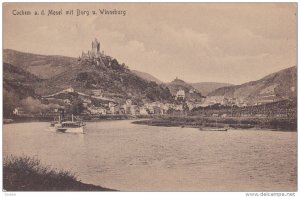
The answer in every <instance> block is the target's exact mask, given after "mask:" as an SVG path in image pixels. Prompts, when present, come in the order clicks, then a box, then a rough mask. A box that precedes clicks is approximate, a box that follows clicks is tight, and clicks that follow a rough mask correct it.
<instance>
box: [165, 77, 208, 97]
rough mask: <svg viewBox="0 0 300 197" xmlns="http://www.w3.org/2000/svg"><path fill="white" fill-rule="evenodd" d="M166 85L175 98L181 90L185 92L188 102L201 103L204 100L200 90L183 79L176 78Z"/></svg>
mask: <svg viewBox="0 0 300 197" xmlns="http://www.w3.org/2000/svg"><path fill="white" fill-rule="evenodd" d="M166 85H167V87H168V88H169V89H170V92H171V94H172V95H173V96H175V95H176V93H177V91H178V90H180V89H181V90H184V92H185V97H186V100H194V101H201V100H202V99H203V96H202V94H201V93H200V92H199V91H198V90H196V89H195V88H194V87H193V86H191V85H190V84H189V83H187V82H185V81H183V80H181V79H178V78H176V79H174V80H173V81H171V82H170V83H167V84H166Z"/></svg>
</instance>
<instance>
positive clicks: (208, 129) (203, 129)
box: [199, 128, 228, 131]
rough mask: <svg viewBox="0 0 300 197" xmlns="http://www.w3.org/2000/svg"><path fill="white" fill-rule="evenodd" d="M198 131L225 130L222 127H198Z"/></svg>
mask: <svg viewBox="0 0 300 197" xmlns="http://www.w3.org/2000/svg"><path fill="white" fill-rule="evenodd" d="M199 130H200V131H227V130H228V129H224V128H199Z"/></svg>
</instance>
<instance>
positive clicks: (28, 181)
mask: <svg viewBox="0 0 300 197" xmlns="http://www.w3.org/2000/svg"><path fill="white" fill-rule="evenodd" d="M3 189H4V190H5V191H116V190H112V189H108V188H104V187H101V186H97V185H92V184H86V183H82V182H81V181H79V180H77V178H76V176H75V175H74V174H73V173H71V172H69V171H64V170H53V169H50V168H49V167H48V166H47V167H44V166H42V165H41V164H40V161H39V160H37V159H34V158H30V157H27V156H23V157H15V156H10V157H6V158H4V161H3Z"/></svg>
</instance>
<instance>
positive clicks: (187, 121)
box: [132, 116, 297, 132]
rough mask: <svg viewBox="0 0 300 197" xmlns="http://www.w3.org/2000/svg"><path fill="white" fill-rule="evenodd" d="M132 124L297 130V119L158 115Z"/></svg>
mask: <svg viewBox="0 0 300 197" xmlns="http://www.w3.org/2000/svg"><path fill="white" fill-rule="evenodd" d="M132 123H133V124H140V125H148V126H161V127H181V128H199V129H201V128H209V129H220V128H227V129H233V130H235V129H244V130H246V129H247V130H253V129H256V130H270V131H282V132H285V131H291V132H297V121H296V122H293V121H291V120H283V119H266V118H244V119H239V118H235V117H231V118H218V119H217V123H216V118H212V117H188V116H186V117H159V118H153V119H149V120H137V121H133V122H132Z"/></svg>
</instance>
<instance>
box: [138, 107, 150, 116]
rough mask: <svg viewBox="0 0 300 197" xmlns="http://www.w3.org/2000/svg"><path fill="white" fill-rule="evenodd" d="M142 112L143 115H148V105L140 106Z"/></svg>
mask: <svg viewBox="0 0 300 197" xmlns="http://www.w3.org/2000/svg"><path fill="white" fill-rule="evenodd" d="M140 114H141V115H148V114H149V112H148V110H147V108H146V107H140Z"/></svg>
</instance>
